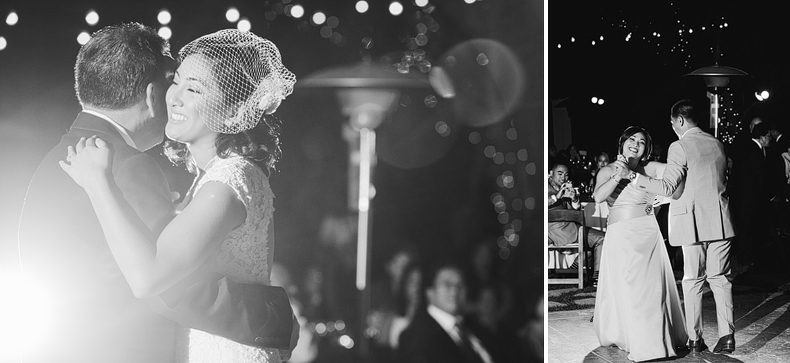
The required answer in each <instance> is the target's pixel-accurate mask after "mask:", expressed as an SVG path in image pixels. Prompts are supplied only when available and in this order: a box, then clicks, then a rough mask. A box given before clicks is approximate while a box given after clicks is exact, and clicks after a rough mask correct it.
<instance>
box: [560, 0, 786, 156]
mask: <svg viewBox="0 0 790 363" xmlns="http://www.w3.org/2000/svg"><path fill="white" fill-rule="evenodd" d="M781 14H782V11H780V7H778V5H776V4H775V3H773V2H762V1H757V2H752V1H749V2H745V1H650V2H631V1H606V2H581V3H579V2H575V1H562V0H561V1H553V2H552V3H551V6H550V9H549V17H548V21H549V26H548V30H549V34H548V48H547V49H548V58H549V61H548V69H549V72H548V77H549V80H550V81H549V99H551V100H560V99H564V98H568V99H567V101H566V102H565V104H566V105H568V106H569V107H568V112H569V114H570V117H571V119H572V128H573V135H572V138H573V143H575V144H578V145H579V146H580V148H581V149H589V150H592V151H593V152H595V151H607V152H609V153H610V155H611V153H612V152H614V150H615V147H616V146H615V145H616V142H617V137H618V136H619V134H620V132H622V130H623V129H625V127H627V126H629V125H641V126H643V127H645V128H647V129H648V131H650V132H651V133H652V134H653V137H654V141H655V142H658V143H661V144H663V146H664V147H665V148H666V147H667V146H668V145H669V143H671V142H672V141H674V140H676V139H677V138H676V137H675V135H674V134H673V133H672V131H671V129H670V127H669V123H668V120H669V109H670V107H671V105H672V104H673V103H674V102H675V101H677V100H679V99H681V98H696V99H701V101H702V102H707V98H706V88H705V85H704V82H703V80H702V79H701V78H695V77H684V75H685V74H688V73H690V72H692V71H694V70H695V69H698V68H701V67H705V66H710V65H713V64H714V63H716V62H718V64H719V65H723V66H729V67H734V68H737V69H741V70H743V71H745V72H747V73H749V74H750V76H749V77H743V78H737V79H733V80H732V81H731V83H730V87H729V89H728V90H726V92H727V93H726V94H725V95H724V96H726V97H727V99H728V103H727V104H726V105H723V106H726V107H730V108H731V112H732V117H730V119H729V120H728V121H729V122H732V123H733V128H736V126H737V124H736V123H737V121H739V119H740V117H742V115H743V114H744V112H745V111H746V110H747V109H749V108H750V107H757V108H759V109H760V110H761V111H762V112H765V113H766V114H767V115H769V117H770V118H771V119H772V120H774V121H777V122H781V123H786V122H787V120H786V117H784V115H783V111H784V110H783V108H782V105H783V104H786V102H787V100H788V96H787V93H788V92H790V88H788V82H789V81H790V79H789V78H788V77H789V76H790V75H789V74H788V72H787V65H788V61H790V59H789V58H788V56H789V55H790V54H788V47H787V46H786V42H787V41H786V40H787V36H788V35H790V32H789V31H788V30H787V22H786V19H783V18H782V15H781ZM571 37H573V38H575V42H571ZM601 37H603V40H601ZM593 41H595V43H596V44H595V45H593V44H592V42H593ZM717 50H718V51H717ZM762 90H768V91H769V92H770V94H771V97H770V98H769V100H768V101H767V102H765V103H764V104H762V105H758V106H754V105H755V103H757V100H756V99H755V97H754V92H758V91H762ZM593 96H595V97H599V98H604V100H605V103H604V105H602V106H598V105H593V104H592V102H591V101H590V100H591V98H592V97H593ZM549 130H550V131H549V132H550V133H551V132H552V131H551V128H549ZM550 137H551V135H550Z"/></svg>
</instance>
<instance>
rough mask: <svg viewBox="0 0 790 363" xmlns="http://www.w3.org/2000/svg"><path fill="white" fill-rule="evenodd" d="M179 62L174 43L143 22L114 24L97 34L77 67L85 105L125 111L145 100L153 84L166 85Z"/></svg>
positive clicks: (78, 89)
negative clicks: (172, 51) (146, 93)
mask: <svg viewBox="0 0 790 363" xmlns="http://www.w3.org/2000/svg"><path fill="white" fill-rule="evenodd" d="M174 67H175V61H174V60H173V57H172V56H171V55H170V44H169V43H168V42H167V40H165V39H164V38H162V37H161V36H159V34H157V33H156V31H155V30H154V29H152V28H150V27H147V26H145V25H142V24H140V23H123V24H118V25H111V26H107V27H105V28H102V29H101V30H99V31H97V32H95V33H93V36H92V37H91V39H90V40H89V41H88V42H87V43H85V45H83V46H82V48H80V51H79V53H78V54H77V61H76V63H75V65H74V89H75V90H76V92H77V99H78V100H79V102H80V104H82V105H91V106H95V107H99V108H104V109H111V110H121V109H124V108H127V107H129V106H131V105H133V104H135V103H136V102H139V101H140V100H142V98H143V97H144V96H145V90H146V87H147V86H148V84H149V83H154V82H161V83H162V84H165V82H166V81H167V78H168V77H169V76H170V75H172V72H173V70H174Z"/></svg>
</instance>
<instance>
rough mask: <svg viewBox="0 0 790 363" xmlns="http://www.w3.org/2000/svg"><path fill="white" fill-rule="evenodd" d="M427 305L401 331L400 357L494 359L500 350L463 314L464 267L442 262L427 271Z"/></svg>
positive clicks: (448, 361) (464, 362)
mask: <svg viewBox="0 0 790 363" xmlns="http://www.w3.org/2000/svg"><path fill="white" fill-rule="evenodd" d="M423 281H424V282H425V285H426V287H425V289H424V291H425V297H426V300H427V303H428V304H427V305H428V306H427V308H426V309H423V310H421V311H419V312H418V313H417V314H416V315H415V316H414V320H412V322H411V324H410V325H409V327H408V328H406V330H404V331H403V333H401V336H400V338H399V343H398V352H397V358H398V359H396V361H399V362H414V363H422V362H426V363H427V362H431V363H493V362H496V361H497V359H496V356H495V355H494V354H496V352H493V351H491V350H489V349H486V347H485V345H484V343H483V342H482V341H481V340H480V339H479V338H478V336H477V335H476V334H475V333H474V332H471V331H470V329H469V328H468V327H466V326H465V325H466V324H464V321H463V318H462V317H461V316H460V314H461V312H462V311H463V308H464V304H465V303H466V284H465V282H464V277H463V273H462V271H461V269H460V268H459V267H458V266H457V265H455V264H453V263H450V262H444V263H439V264H437V265H435V266H434V267H432V268H431V269H430V270H429V271H427V273H426V274H425V279H424V280H423Z"/></svg>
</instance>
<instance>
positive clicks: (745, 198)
mask: <svg viewBox="0 0 790 363" xmlns="http://www.w3.org/2000/svg"><path fill="white" fill-rule="evenodd" d="M747 145H748V146H745V147H744V148H742V151H741V153H740V154H739V155H735V156H734V157H733V162H732V178H731V185H732V188H730V189H731V190H732V192H731V193H730V194H731V195H732V199H733V203H734V205H735V209H734V210H735V212H736V214H737V215H738V216H744V217H745V218H748V216H749V215H751V214H752V213H753V212H754V210H755V209H756V208H759V206H760V205H763V204H764V203H766V202H768V200H769V199H770V198H771V196H772V193H771V192H772V190H770V188H769V187H770V185H769V182H768V161H767V160H766V157H767V155H765V154H763V151H762V149H761V148H760V147H759V146H758V145H757V143H755V142H754V141H751V143H750V144H747ZM766 154H767V150H766ZM764 155H765V156H764ZM742 219H743V218H742Z"/></svg>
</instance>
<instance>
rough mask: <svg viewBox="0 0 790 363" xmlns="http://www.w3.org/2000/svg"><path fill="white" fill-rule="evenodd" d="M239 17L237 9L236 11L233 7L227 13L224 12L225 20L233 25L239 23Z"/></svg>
mask: <svg viewBox="0 0 790 363" xmlns="http://www.w3.org/2000/svg"><path fill="white" fill-rule="evenodd" d="M240 16H241V14H239V9H236V8H234V7H231V8H228V11H226V12H225V19H227V20H228V21H229V22H231V23H235V22H237V21H239V17H240Z"/></svg>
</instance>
